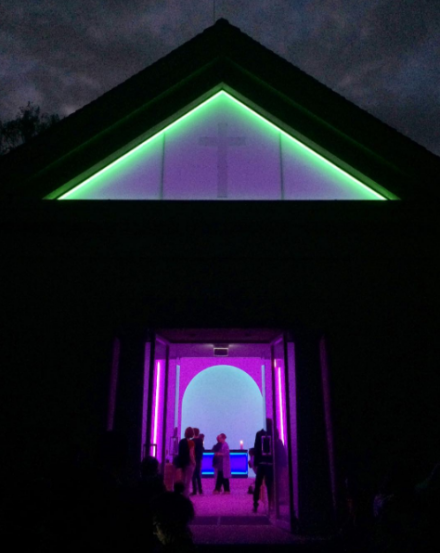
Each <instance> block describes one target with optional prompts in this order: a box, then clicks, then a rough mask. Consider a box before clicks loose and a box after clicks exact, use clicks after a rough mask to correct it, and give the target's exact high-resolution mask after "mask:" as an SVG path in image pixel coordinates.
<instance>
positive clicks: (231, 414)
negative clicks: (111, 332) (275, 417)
mask: <svg viewBox="0 0 440 553" xmlns="http://www.w3.org/2000/svg"><path fill="white" fill-rule="evenodd" d="M210 361H211V363H210V364H211V366H210V367H207V368H205V369H203V370H201V371H198V373H197V374H196V375H195V376H193V378H192V379H191V380H190V382H189V383H187V384H186V385H184V380H186V379H184V378H182V381H181V383H182V401H181V410H180V412H181V425H180V427H181V434H182V433H183V431H184V429H185V428H186V427H187V426H197V427H199V428H200V430H201V432H202V433H204V434H205V447H206V448H207V449H209V448H211V447H212V446H213V445H214V443H215V438H216V436H217V435H218V434H219V433H220V432H224V433H225V434H226V435H227V441H228V443H229V445H230V447H231V448H235V449H236V448H238V447H239V445H240V440H243V442H244V447H245V448H246V449H248V448H250V447H252V446H253V441H254V438H255V433H256V432H257V430H259V429H260V428H261V427H262V420H263V412H264V411H263V396H262V393H261V387H260V386H258V384H257V382H256V380H255V379H254V378H252V376H250V375H249V373H248V371H245V370H243V369H241V368H240V367H239V366H237V365H238V364H236V360H234V365H232V364H226V363H223V364H218V361H217V360H213V359H211V360H210ZM213 361H214V362H216V361H217V363H216V364H215V365H213ZM247 361H250V360H249V359H247ZM258 365H259V369H260V371H259V372H260V381H261V360H258ZM186 378H188V375H187V376H186Z"/></svg>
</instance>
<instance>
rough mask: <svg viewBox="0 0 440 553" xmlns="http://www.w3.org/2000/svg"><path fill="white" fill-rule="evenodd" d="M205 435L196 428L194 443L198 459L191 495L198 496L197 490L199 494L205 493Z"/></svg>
mask: <svg viewBox="0 0 440 553" xmlns="http://www.w3.org/2000/svg"><path fill="white" fill-rule="evenodd" d="M204 437H205V436H204V434H200V430H199V429H198V428H194V439H193V442H194V444H195V457H196V466H195V469H194V474H193V477H192V487H193V491H192V494H191V495H197V488H198V490H199V494H202V493H203V490H202V459H203V452H204V451H205V448H204V447H203V439H204Z"/></svg>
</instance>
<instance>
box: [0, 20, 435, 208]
mask: <svg viewBox="0 0 440 553" xmlns="http://www.w3.org/2000/svg"><path fill="white" fill-rule="evenodd" d="M220 89H224V90H233V91H234V93H235V94H236V95H238V97H240V95H241V96H242V97H243V98H245V99H246V102H247V103H248V105H249V104H250V106H251V107H253V106H255V108H256V109H257V110H258V111H259V113H261V114H262V115H267V116H268V118H269V119H270V120H271V121H272V122H274V123H275V124H277V126H279V127H280V128H281V129H284V130H286V131H287V132H292V130H293V131H294V132H295V133H296V134H297V136H299V137H301V138H302V140H303V142H304V143H305V144H307V145H310V146H312V147H313V148H314V149H316V150H317V151H318V152H319V151H323V152H326V155H330V156H334V158H335V159H339V160H343V162H345V163H346V164H347V166H349V167H351V168H352V169H354V170H355V171H358V172H359V174H360V175H364V176H365V177H367V178H368V179H371V181H372V182H375V183H380V185H381V186H379V187H378V188H376V190H377V191H378V192H379V193H383V194H384V195H385V196H386V197H390V198H393V197H398V198H401V199H418V198H421V199H423V198H430V197H431V198H432V197H439V196H440V192H439V190H438V186H437V183H438V180H439V177H438V175H439V174H440V159H439V158H438V157H437V156H435V155H434V154H431V153H430V152H429V151H427V150H426V149H425V148H423V147H422V146H419V145H418V144H416V143H415V142H413V141H412V140H410V139H408V138H406V137H405V136H403V135H401V134H400V133H398V132H397V131H395V130H394V129H392V128H390V127H389V126H387V125H385V124H384V123H382V122H380V121H379V120H378V119H376V118H375V117H373V116H371V115H370V114H368V113H367V112H365V111H363V110H361V109H360V108H358V107H357V106H355V105H354V104H352V103H351V102H349V101H347V100H346V99H344V98H343V97H341V96H340V95H338V94H337V93H335V92H333V91H332V90H330V89H329V88H327V87H326V86H324V85H322V84H321V83H319V82H318V81H316V80H315V79H314V78H312V77H310V76H309V75H307V74H306V73H304V72H303V71H301V70H300V69H298V68H296V67H295V66H293V65H292V64H290V63H289V62H287V61H286V60H284V59H283V58H281V57H280V56H278V55H276V54H274V53H273V52H271V51H270V50H268V49H267V48H265V47H264V46H262V45H260V44H259V43H257V42H256V41H254V40H253V39H251V38H250V37H248V36H247V35H245V34H244V33H242V32H241V31H240V30H239V29H237V28H236V27H233V26H232V25H230V24H229V23H228V22H227V21H226V20H223V19H222V20H219V21H218V22H217V23H216V24H215V25H213V26H212V27H210V28H208V29H207V30H206V31H204V32H203V33H201V34H200V35H198V36H196V37H195V38H193V39H192V40H190V41H188V42H187V43H185V44H184V45H183V46H181V47H179V48H177V49H176V50H174V51H173V52H171V53H170V54H168V55H167V56H165V57H164V58H162V59H160V60H159V61H157V62H156V63H154V64H152V65H151V66H149V67H148V68H146V69H144V70H143V71H141V72H140V73H138V74H136V75H134V76H133V77H131V78H130V79H128V80H127V81H125V82H124V83H122V84H121V85H119V86H117V87H115V88H114V89H112V90H110V91H109V92H107V93H106V94H104V95H102V96H101V97H100V98H98V99H97V100H95V101H94V102H91V103H90V104H88V105H87V106H85V107H84V108H82V109H80V110H78V111H77V112H75V113H74V114H72V115H71V116H69V117H67V118H66V119H64V120H62V121H61V122H60V123H59V124H58V125H56V126H54V127H52V128H51V129H49V130H48V131H46V132H45V133H42V134H41V135H40V136H38V137H36V138H35V139H34V140H32V141H30V142H29V143H27V144H25V145H23V146H21V147H19V148H17V149H16V150H13V151H12V152H11V153H9V154H8V155H6V156H4V158H3V159H1V160H0V183H1V185H0V197H3V198H5V197H8V198H17V199H19V198H23V199H28V198H29V199H40V198H44V197H48V196H50V194H51V193H53V191H54V190H56V189H58V188H59V187H61V186H62V185H64V184H65V183H66V182H69V181H71V180H72V179H74V178H75V176H76V175H78V174H79V173H81V174H87V171H90V170H91V168H92V167H95V166H96V164H97V163H99V162H100V161H101V160H103V159H105V158H108V157H109V156H112V155H114V154H115V152H118V151H122V150H124V149H125V150H126V149H127V145H130V144H133V145H134V144H136V143H137V142H139V137H140V136H144V135H145V132H146V130H148V132H149V133H151V134H153V133H154V132H157V131H158V130H160V128H162V127H163V126H165V125H166V124H168V122H170V121H171V120H173V119H175V118H176V116H177V117H178V116H179V114H181V113H184V112H185V111H187V110H188V109H191V107H194V106H195V105H197V104H198V103H199V102H200V101H201V100H203V99H204V98H207V97H209V95H211V94H212V93H213V91H216V90H220ZM382 187H383V188H382Z"/></svg>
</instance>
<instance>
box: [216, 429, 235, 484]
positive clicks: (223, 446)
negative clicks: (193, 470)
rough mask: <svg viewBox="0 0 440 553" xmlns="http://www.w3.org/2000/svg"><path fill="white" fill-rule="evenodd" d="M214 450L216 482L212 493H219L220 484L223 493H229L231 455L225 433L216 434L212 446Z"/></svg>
mask: <svg viewBox="0 0 440 553" xmlns="http://www.w3.org/2000/svg"><path fill="white" fill-rule="evenodd" d="M212 449H213V451H214V461H215V464H214V462H213V464H214V468H215V469H216V474H217V478H216V483H215V489H214V493H220V492H221V489H222V486H223V490H224V493H230V488H229V478H230V477H231V457H230V453H229V445H228V443H227V441H226V434H219V435H218V436H217V444H216V445H215V446H214V447H213V448H212Z"/></svg>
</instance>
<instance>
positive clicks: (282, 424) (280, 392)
mask: <svg viewBox="0 0 440 553" xmlns="http://www.w3.org/2000/svg"><path fill="white" fill-rule="evenodd" d="M278 395H279V396H280V397H279V401H280V421H281V441H282V442H283V444H284V413H283V392H282V389H281V367H278Z"/></svg>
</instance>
